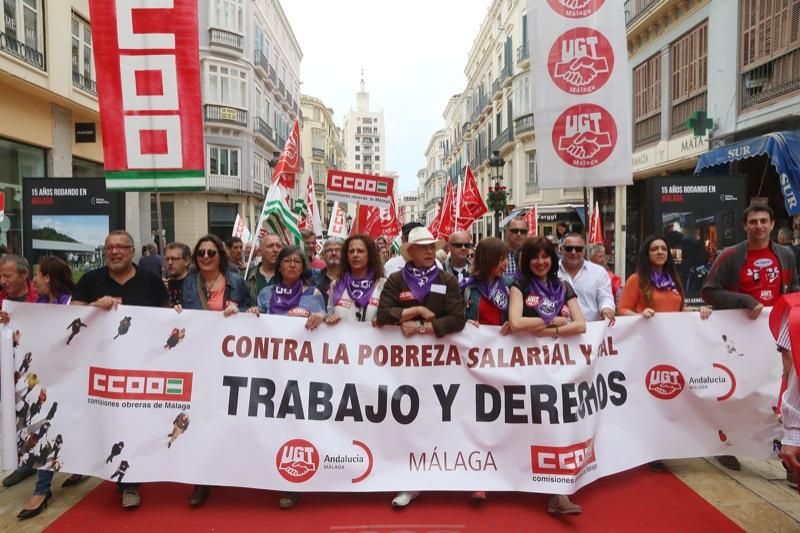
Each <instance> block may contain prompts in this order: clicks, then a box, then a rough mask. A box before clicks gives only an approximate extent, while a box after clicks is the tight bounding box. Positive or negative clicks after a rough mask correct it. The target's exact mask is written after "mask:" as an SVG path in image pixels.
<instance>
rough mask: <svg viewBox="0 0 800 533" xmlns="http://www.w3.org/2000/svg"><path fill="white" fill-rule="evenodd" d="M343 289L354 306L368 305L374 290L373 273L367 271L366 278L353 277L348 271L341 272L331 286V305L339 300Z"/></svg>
mask: <svg viewBox="0 0 800 533" xmlns="http://www.w3.org/2000/svg"><path fill="white" fill-rule="evenodd" d="M345 289H347V294H348V295H349V296H350V299H351V300H353V301H354V302H355V304H356V307H360V308H362V309H363V308H364V307H366V306H367V305H369V299H370V298H371V297H372V293H373V292H374V291H375V273H374V272H367V277H366V278H354V277H353V275H352V274H351V273H350V272H345V273H344V274H342V277H340V278H339V280H338V281H337V282H336V286H335V287H334V288H333V305H336V304H337V303H338V302H339V299H340V298H341V297H342V294H344V290H345Z"/></svg>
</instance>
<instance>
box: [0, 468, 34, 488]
mask: <svg viewBox="0 0 800 533" xmlns="http://www.w3.org/2000/svg"><path fill="white" fill-rule="evenodd" d="M35 473H36V469H34V468H17V469H16V470H14V471H13V472H11V473H10V474H9V475H7V476H6V477H5V478H4V479H3V486H4V487H13V486H14V485H16V484H17V483H20V482H22V481H25V480H26V479H28V478H29V477H31V476H32V475H34V474H35Z"/></svg>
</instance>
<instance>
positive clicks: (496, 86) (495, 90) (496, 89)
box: [492, 78, 503, 99]
mask: <svg viewBox="0 0 800 533" xmlns="http://www.w3.org/2000/svg"><path fill="white" fill-rule="evenodd" d="M500 89H501V87H500V78H497V79H496V80H494V81H493V82H492V98H498V99H499V98H500V97H501V96H503V93H502V91H501V90H500Z"/></svg>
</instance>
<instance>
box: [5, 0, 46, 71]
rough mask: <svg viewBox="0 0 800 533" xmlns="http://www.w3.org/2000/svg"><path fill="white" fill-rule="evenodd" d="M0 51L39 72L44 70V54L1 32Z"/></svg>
mask: <svg viewBox="0 0 800 533" xmlns="http://www.w3.org/2000/svg"><path fill="white" fill-rule="evenodd" d="M12 5H13V4H12ZM0 50H2V51H3V52H7V53H9V54H11V55H12V56H14V57H16V58H18V59H21V60H23V61H24V62H26V63H27V64H29V65H33V66H34V67H36V68H38V69H40V70H45V68H44V54H42V53H41V52H40V51H38V50H36V49H35V48H31V47H30V46H28V45H27V44H25V43H21V42H19V41H18V40H16V39H14V38H13V37H11V36H10V35H8V34H6V33H3V32H0Z"/></svg>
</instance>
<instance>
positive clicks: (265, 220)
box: [258, 183, 303, 246]
mask: <svg viewBox="0 0 800 533" xmlns="http://www.w3.org/2000/svg"><path fill="white" fill-rule="evenodd" d="M287 196H288V193H287V192H286V190H285V189H284V188H283V187H282V186H281V185H279V184H278V183H273V184H272V186H271V187H270V188H269V191H268V192H267V198H266V199H265V200H264V208H263V210H262V211H261V221H260V222H259V224H258V227H259V228H260V227H261V226H262V225H264V226H265V227H266V228H267V229H269V231H270V232H272V233H274V234H275V235H277V236H278V237H280V238H281V240H282V241H283V242H284V243H285V244H289V245H292V244H296V245H298V246H302V245H303V236H302V235H300V230H299V229H298V228H297V223H298V222H299V221H300V215H299V214H298V213H296V212H295V211H293V210H291V209H289V204H288V202H287Z"/></svg>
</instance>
